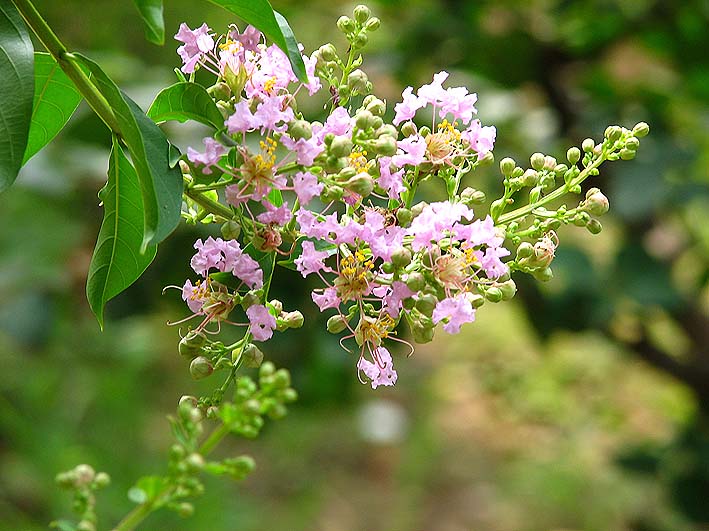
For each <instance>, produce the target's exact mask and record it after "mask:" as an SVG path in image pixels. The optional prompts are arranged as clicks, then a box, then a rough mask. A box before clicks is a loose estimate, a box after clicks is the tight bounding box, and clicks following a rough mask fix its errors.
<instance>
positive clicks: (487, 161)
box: [478, 151, 495, 168]
mask: <svg viewBox="0 0 709 531" xmlns="http://www.w3.org/2000/svg"><path fill="white" fill-rule="evenodd" d="M494 162H495V155H493V154H492V151H488V152H487V153H485V155H483V157H482V158H480V155H478V167H480V168H484V167H486V166H492V164H493V163H494Z"/></svg>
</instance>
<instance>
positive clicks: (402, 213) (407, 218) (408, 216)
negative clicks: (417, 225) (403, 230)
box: [396, 207, 414, 227]
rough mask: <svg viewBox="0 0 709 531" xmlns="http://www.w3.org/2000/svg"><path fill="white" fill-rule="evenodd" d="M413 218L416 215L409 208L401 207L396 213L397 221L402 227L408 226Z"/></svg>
mask: <svg viewBox="0 0 709 531" xmlns="http://www.w3.org/2000/svg"><path fill="white" fill-rule="evenodd" d="M413 218H414V215H413V214H412V212H411V210H409V209H408V208H404V207H401V208H400V209H399V210H397V211H396V221H397V222H398V223H399V225H401V226H402V227H406V226H408V225H409V223H411V220H412V219H413Z"/></svg>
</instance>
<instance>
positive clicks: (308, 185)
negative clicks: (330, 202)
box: [293, 171, 323, 205]
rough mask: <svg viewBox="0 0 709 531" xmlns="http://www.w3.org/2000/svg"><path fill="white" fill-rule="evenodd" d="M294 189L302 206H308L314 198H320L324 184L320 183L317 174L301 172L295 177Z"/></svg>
mask: <svg viewBox="0 0 709 531" xmlns="http://www.w3.org/2000/svg"><path fill="white" fill-rule="evenodd" d="M293 188H294V189H295V194H296V195H297V196H298V201H300V204H301V205H307V204H308V203H310V200H311V199H312V198H313V197H316V196H319V195H320V192H322V189H323V184H322V183H319V182H318V178H317V176H316V175H315V174H313V173H310V172H308V171H306V172H302V171H299V172H298V173H296V174H295V175H293Z"/></svg>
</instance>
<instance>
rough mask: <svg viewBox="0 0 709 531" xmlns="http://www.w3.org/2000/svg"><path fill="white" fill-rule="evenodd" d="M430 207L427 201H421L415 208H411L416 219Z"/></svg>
mask: <svg viewBox="0 0 709 531" xmlns="http://www.w3.org/2000/svg"><path fill="white" fill-rule="evenodd" d="M427 206H428V203H427V202H426V201H419V202H418V203H416V204H415V205H414V206H412V207H411V214H413V216H414V217H416V216H418V215H419V214H421V212H423V209H424V208H426V207H427Z"/></svg>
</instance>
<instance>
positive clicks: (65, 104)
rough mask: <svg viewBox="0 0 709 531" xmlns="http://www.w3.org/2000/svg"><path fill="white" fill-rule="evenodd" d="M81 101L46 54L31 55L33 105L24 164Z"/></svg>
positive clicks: (55, 131)
mask: <svg viewBox="0 0 709 531" xmlns="http://www.w3.org/2000/svg"><path fill="white" fill-rule="evenodd" d="M80 102H81V94H79V91H78V90H76V87H75V86H74V83H72V82H71V80H70V79H69V78H68V77H67V75H66V74H65V73H64V71H63V70H62V69H61V68H60V67H59V64H57V62H56V61H55V60H54V58H53V57H52V56H51V55H49V54H48V53H44V52H36V53H35V54H34V104H33V106H32V123H31V124H30V134H29V138H28V140H27V148H26V149H25V157H24V160H23V164H24V163H25V162H27V161H28V160H29V159H30V158H32V157H33V156H34V155H35V153H37V152H38V151H39V150H40V149H42V148H43V147H44V146H46V145H47V144H49V142H50V141H51V140H52V139H53V138H54V137H55V136H56V135H57V133H59V131H61V130H62V128H63V127H64V125H66V123H67V122H68V121H69V118H71V115H72V114H74V111H75V110H76V108H77V107H78V106H79V103H80Z"/></svg>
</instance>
